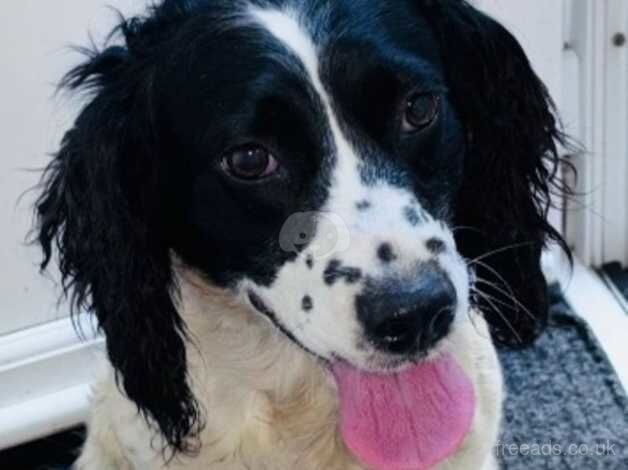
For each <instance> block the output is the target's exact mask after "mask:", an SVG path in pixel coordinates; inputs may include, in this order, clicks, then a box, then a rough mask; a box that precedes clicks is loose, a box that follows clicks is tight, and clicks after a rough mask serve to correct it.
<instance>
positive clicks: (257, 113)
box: [37, 0, 561, 450]
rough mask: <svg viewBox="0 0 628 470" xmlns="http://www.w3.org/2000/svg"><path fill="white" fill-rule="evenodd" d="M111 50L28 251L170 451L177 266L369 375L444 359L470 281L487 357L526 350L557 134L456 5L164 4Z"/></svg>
mask: <svg viewBox="0 0 628 470" xmlns="http://www.w3.org/2000/svg"><path fill="white" fill-rule="evenodd" d="M120 31H121V32H122V35H123V39H124V44H123V45H121V46H111V47H108V48H107V49H105V50H103V51H97V52H94V53H93V54H92V55H91V57H90V58H89V60H88V61H87V62H86V63H85V64H83V65H82V66H80V67H78V68H76V69H75V70H74V71H72V72H71V73H70V74H69V75H68V78H67V80H66V84H67V85H69V86H70V87H73V88H76V87H79V86H91V87H92V88H93V89H94V90H95V95H94V97H93V99H92V101H91V102H90V103H89V104H88V105H87V106H86V107H85V109H84V110H83V112H82V113H81V115H80V116H79V118H78V119H77V121H76V123H75V126H74V128H73V129H72V130H70V131H69V132H68V134H67V135H66V137H65V139H64V141H63V144H62V148H61V150H60V152H59V154H58V155H57V156H56V158H55V160H54V161H53V163H52V164H51V166H50V168H49V172H48V173H47V177H46V179H45V181H44V184H45V187H44V192H43V195H42V197H41V199H40V201H39V203H38V208H37V209H38V215H39V222H40V227H39V241H40V243H41V244H42V246H43V249H44V253H45V255H46V257H45V260H44V266H45V265H46V264H47V262H48V261H49V259H50V256H51V252H52V247H53V245H54V246H56V247H58V249H59V258H60V267H61V271H62V274H63V276H64V279H65V286H66V290H72V291H73V294H74V300H75V303H76V304H77V305H79V306H83V307H86V308H88V309H91V310H92V311H94V313H95V314H96V315H97V316H98V319H99V322H100V325H101V327H102V329H103V330H104V331H105V333H106V334H107V345H108V350H109V357H110V360H111V363H112V364H113V366H114V367H115V368H116V370H117V372H118V373H119V376H120V378H121V383H122V385H123V387H124V389H125V392H126V393H127V395H128V396H129V398H131V399H132V400H134V401H135V402H136V403H137V404H138V406H139V408H140V409H141V410H142V411H143V412H145V413H146V414H147V415H148V416H150V418H151V419H153V420H154V421H155V422H156V423H157V425H158V426H159V428H160V430H161V431H162V434H163V436H164V438H165V439H166V441H167V442H168V444H169V445H170V446H171V447H172V448H173V449H174V450H185V449H186V445H187V443H188V438H189V437H190V436H193V435H194V433H195V431H198V425H199V423H200V419H199V410H198V408H197V405H196V402H195V400H194V397H193V396H192V394H191V392H190V388H189V386H188V383H187V376H186V373H187V371H186V351H185V345H184V337H185V335H186V329H185V325H184V324H183V321H182V319H181V317H180V316H179V313H178V312H177V309H176V308H175V305H174V302H173V301H172V293H173V291H174V290H175V287H176V283H175V274H174V268H173V264H172V261H173V254H174V255H175V256H176V257H177V258H179V259H182V260H183V261H184V262H185V263H186V264H187V265H189V266H191V267H192V268H194V269H196V270H197V271H199V272H201V273H202V274H203V275H204V276H205V277H206V279H207V281H208V282H210V283H212V284H214V285H217V286H220V287H223V288H225V289H227V290H229V291H231V292H232V293H233V294H234V295H235V296H236V297H237V298H238V299H240V300H241V302H243V303H245V304H246V305H248V306H249V307H250V308H251V311H252V312H254V314H259V315H263V316H265V317H266V318H268V319H269V320H270V321H271V322H272V323H273V324H274V325H275V327H277V328H278V329H280V330H281V331H282V332H283V333H284V334H285V335H286V337H288V338H289V339H290V340H292V341H294V342H296V343H298V344H299V345H300V346H301V347H303V348H304V349H306V350H308V351H309V352H310V353H312V354H313V355H316V356H318V357H320V358H323V359H325V360H328V361H334V360H344V361H347V362H349V363H350V364H352V365H354V366H357V367H359V368H363V369H371V370H385V369H393V368H397V367H400V366H403V365H404V364H406V363H409V362H412V361H416V360H417V359H419V358H421V357H423V356H424V355H426V354H428V353H429V352H430V351H431V350H433V349H434V348H436V347H437V346H438V344H439V341H440V340H441V339H443V338H444V337H445V336H446V335H447V333H448V331H449V330H450V329H451V328H452V326H453V325H454V324H455V322H456V320H457V319H459V318H461V317H462V316H463V315H465V314H466V312H467V310H468V309H469V302H470V301H469V298H470V290H471V287H473V286H470V280H469V274H468V272H469V271H468V267H467V264H469V265H470V267H471V268H472V269H473V270H474V271H477V275H478V277H477V279H478V281H477V282H478V284H477V286H478V287H477V288H476V290H481V292H480V293H479V294H478V295H479V296H478V297H477V299H476V300H477V301H478V303H479V307H480V308H482V309H483V310H484V312H485V315H486V317H487V320H488V321H489V323H490V324H491V326H492V328H493V332H494V334H495V337H496V338H497V339H498V340H500V341H501V342H504V343H510V344H512V343H515V344H524V343H526V342H529V341H531V340H532V339H533V338H534V337H535V336H536V334H537V333H538V331H539V327H538V325H539V324H541V325H542V323H543V319H544V318H545V316H546V293H545V287H546V286H545V281H544V279H543V276H542V274H541V270H540V263H539V259H540V252H541V248H542V246H543V244H544V243H545V240H546V239H547V238H548V237H549V238H555V239H557V240H561V239H560V236H559V235H558V234H557V233H556V232H555V230H554V229H552V228H551V227H550V226H549V225H548V223H547V222H546V220H545V215H546V211H547V204H548V202H549V199H550V197H549V194H550V187H551V185H552V178H553V176H554V175H555V172H554V171H553V169H554V168H555V167H556V165H557V163H558V161H559V159H558V156H557V152H556V146H555V141H556V140H557V139H560V137H561V134H560V131H559V130H558V129H557V126H556V123H555V120H554V117H553V113H552V105H551V100H550V99H549V97H548V96H547V93H546V90H545V88H544V86H543V84H542V83H541V82H540V81H539V79H538V78H537V77H536V76H535V74H534V72H533V71H532V69H531V68H530V65H529V63H528V61H527V59H526V57H525V54H524V53H523V51H522V50H521V48H520V47H519V45H518V44H517V42H516V40H515V39H514V38H513V37H512V36H511V35H510V34H509V33H508V32H507V31H506V30H504V29H503V28H502V27H501V26H499V25H498V24H497V23H495V22H494V21H493V20H491V19H489V18H487V17H486V16H484V15H482V14H481V13H479V12H478V11H476V10H475V9H474V8H472V7H471V6H470V5H469V4H467V3H466V2H464V1H462V0H440V1H432V0H395V1H389V2H384V1H376V0H358V1H349V0H346V1H345V0H334V1H333V2H331V1H330V2H319V1H314V0H265V1H262V0H255V1H254V0H250V1H247V0H239V1H235V2H233V1H226V0H165V1H163V2H162V3H160V4H159V5H157V6H156V7H154V8H153V9H152V10H150V13H149V15H148V16H146V17H142V18H135V19H132V20H129V21H125V22H123V24H122V25H121V27H120ZM454 232H455V233H454ZM539 320H540V321H539ZM192 333H193V332H192ZM155 383H158V384H159V386H158V387H155V386H154V385H153V384H155Z"/></svg>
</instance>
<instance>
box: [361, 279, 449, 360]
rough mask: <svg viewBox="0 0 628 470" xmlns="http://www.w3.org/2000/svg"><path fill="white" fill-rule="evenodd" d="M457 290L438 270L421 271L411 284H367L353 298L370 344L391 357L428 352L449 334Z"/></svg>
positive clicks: (382, 282) (404, 282) (387, 282)
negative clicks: (391, 355)
mask: <svg viewBox="0 0 628 470" xmlns="http://www.w3.org/2000/svg"><path fill="white" fill-rule="evenodd" d="M456 300H457V299H456V290H455V288H454V286H453V284H452V282H451V280H450V279H449V277H448V276H447V275H446V274H445V273H444V272H443V271H441V270H439V269H436V268H429V269H426V270H423V271H421V273H420V276H419V277H418V278H417V279H416V280H415V281H414V282H409V281H406V280H404V281H399V280H391V279H388V280H382V281H378V282H374V283H370V285H368V284H367V286H366V289H365V291H364V292H363V293H362V294H360V295H358V297H357V298H356V308H357V314H358V319H359V320H360V322H361V323H362V325H363V327H364V330H365V332H366V335H367V337H368V339H369V340H370V342H371V343H372V344H373V345H374V346H375V347H376V348H377V349H379V350H381V351H385V352H388V353H391V354H412V353H416V352H419V351H427V350H428V349H430V348H431V347H432V346H434V345H435V344H436V343H437V342H438V340H440V339H442V338H443V337H444V336H446V335H447V333H448V332H449V328H450V327H451V324H452V322H453V319H454V315H455V310H456Z"/></svg>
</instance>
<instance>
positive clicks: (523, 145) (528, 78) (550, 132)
mask: <svg viewBox="0 0 628 470" xmlns="http://www.w3.org/2000/svg"><path fill="white" fill-rule="evenodd" d="M419 7H420V8H419V12H420V14H422V15H424V17H425V18H427V20H428V24H429V25H430V27H431V28H432V29H433V31H434V34H435V35H436V36H437V38H438V39H439V43H440V47H441V56H442V59H443V64H444V67H445V71H446V75H447V77H448V83H449V87H450V91H451V95H452V99H453V101H454V105H455V107H456V109H457V111H458V113H459V115H460V118H461V119H462V121H463V123H464V126H465V131H466V134H467V156H466V160H465V169H464V179H463V184H462V189H461V190H460V193H459V195H458V199H457V204H456V217H455V224H456V226H459V227H461V229H460V230H459V231H457V232H456V235H457V242H458V244H459V247H458V248H459V250H460V251H461V253H462V254H463V255H464V256H465V257H466V258H468V259H469V260H471V262H473V260H477V261H479V262H478V263H475V266H474V267H475V269H476V272H477V275H478V277H479V278H480V279H484V280H487V281H489V282H490V283H492V284H494V285H496V286H497V288H495V287H491V286H489V285H488V284H480V285H479V287H480V288H481V290H482V291H483V292H484V293H485V294H488V295H490V296H491V297H494V298H496V299H497V301H496V302H495V301H493V303H492V304H491V303H490V302H489V301H487V300H486V298H482V299H481V300H480V307H481V309H482V310H483V311H484V312H485V315H486V318H487V320H488V322H489V323H490V325H491V327H492V330H493V333H494V337H495V338H496V339H497V340H498V341H499V342H500V343H504V344H507V345H509V346H514V347H518V346H525V345H528V344H529V343H530V342H531V341H533V340H534V339H535V338H536V337H537V336H538V335H539V333H540V332H541V331H542V330H543V328H544V326H545V324H546V322H547V315H548V301H547V285H546V281H545V279H544V277H543V273H542V272H541V263H540V261H541V250H542V249H543V247H544V246H545V245H546V243H547V242H548V241H550V240H551V241H555V242H558V243H559V244H560V245H561V246H562V247H563V248H564V249H565V251H566V252H569V250H568V248H567V246H566V244H565V242H564V240H563V238H562V237H561V235H560V234H559V233H558V232H557V231H556V229H554V227H552V226H551V225H550V224H549V222H548V221H547V213H548V210H549V207H550V205H551V197H552V193H553V192H555V193H561V192H563V191H564V190H566V188H563V187H561V185H560V183H559V182H558V178H557V175H558V172H559V170H560V168H561V163H563V162H562V161H561V158H560V156H559V152H558V148H557V145H558V144H563V145H566V144H567V143H568V142H567V139H566V137H565V136H564V134H563V133H562V131H561V127H560V125H559V122H558V121H557V118H556V116H555V109H554V104H553V102H552V100H551V98H550V96H549V95H548V92H547V89H546V87H545V85H544V84H543V83H542V82H541V80H540V79H539V78H538V77H537V76H536V74H535V73H534V71H533V70H532V68H531V66H530V63H529V62H528V59H527V57H526V55H525V53H524V52H523V50H522V49H521V46H520V45H519V44H518V42H517V41H516V39H515V38H514V37H513V36H512V35H511V34H510V33H509V32H508V31H507V30H506V29H505V28H504V27H502V26H501V25H500V24H498V23H497V22H496V21H494V20H492V19H491V18H489V17H488V16H486V15H484V14H482V13H480V12H478V11H477V10H476V9H474V8H473V7H471V6H470V5H469V4H468V3H467V2H464V1H459V0H439V1H433V0H424V1H421V2H419ZM512 297H514V299H516V300H513V299H512ZM504 304H506V306H507V308H506V310H505V312H506V313H507V315H508V316H507V318H503V316H502V314H500V313H499V312H497V310H496V309H495V307H496V306H497V307H504ZM501 309H502V310H503V308H501ZM509 324H510V325H509Z"/></svg>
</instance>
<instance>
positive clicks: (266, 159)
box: [222, 144, 279, 181]
mask: <svg viewBox="0 0 628 470" xmlns="http://www.w3.org/2000/svg"><path fill="white" fill-rule="evenodd" d="M222 166H223V168H224V169H225V171H226V172H227V173H229V175H231V176H233V177H234V178H237V179H241V180H247V181H253V180H259V179H262V178H266V177H268V176H271V175H272V174H274V173H275V172H276V171H277V169H278V167H279V163H278V162H277V160H276V159H275V157H273V155H272V154H271V153H270V152H269V151H268V150H267V149H265V148H264V147H262V146H261V145H257V144H247V145H243V146H241V147H237V148H235V149H233V150H231V151H229V152H228V153H227V154H226V155H225V156H224V157H223V160H222Z"/></svg>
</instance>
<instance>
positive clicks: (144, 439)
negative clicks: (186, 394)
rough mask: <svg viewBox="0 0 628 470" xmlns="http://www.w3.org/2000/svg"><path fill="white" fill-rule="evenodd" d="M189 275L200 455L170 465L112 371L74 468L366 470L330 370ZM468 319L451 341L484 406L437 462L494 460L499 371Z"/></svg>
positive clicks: (458, 464)
mask: <svg viewBox="0 0 628 470" xmlns="http://www.w3.org/2000/svg"><path fill="white" fill-rule="evenodd" d="M182 278H183V279H182V293H183V295H182V298H183V304H182V305H181V312H182V315H183V317H184V318H185V320H186V322H187V323H188V325H189V327H190V330H191V331H193V332H194V333H195V341H194V345H188V354H189V356H190V357H189V367H190V372H191V376H192V378H193V383H192V387H193V391H194V393H195V395H196V397H197V399H198V400H199V401H200V403H201V406H202V407H203V409H204V410H205V412H206V416H207V427H206V429H205V430H204V431H203V433H202V435H201V440H202V443H203V447H202V449H201V452H200V454H199V455H198V456H197V457H196V458H187V457H177V458H176V459H175V460H174V461H172V462H170V464H169V465H166V464H165V463H164V461H163V459H162V456H161V453H160V452H159V449H160V448H161V445H162V442H161V441H160V439H159V437H157V436H158V435H157V434H156V432H155V430H154V429H151V428H149V427H148V426H147V424H146V423H145V422H144V421H143V419H142V418H141V417H139V416H138V414H137V409H136V407H135V405H134V404H133V403H132V402H130V401H129V400H128V399H127V398H125V397H124V396H123V395H122V394H121V393H120V392H119V391H118V389H117V388H116V386H115V383H114V380H113V377H112V373H111V372H108V373H107V374H106V376H105V378H104V379H103V380H102V381H101V382H100V383H99V384H98V385H97V386H96V387H95V389H94V397H93V400H92V404H93V407H92V416H91V420H90V423H89V434H88V440H87V443H86V445H85V448H84V449H83V453H82V455H81V457H80V459H79V461H78V464H77V469H78V470H113V469H116V470H157V469H160V468H167V469H171V470H183V469H186V470H194V469H197V470H201V469H202V470H245V469H248V470H294V469H303V470H319V469H320V470H358V469H360V470H365V469H363V467H361V466H360V465H359V464H358V463H357V462H356V461H355V460H354V459H353V457H352V456H351V455H349V453H348V452H347V450H346V448H345V446H344V445H343V443H342V439H341V437H340V435H339V434H338V431H337V398H336V394H335V388H334V385H333V383H332V382H331V381H330V379H329V377H328V373H327V371H326V370H325V368H324V367H322V366H321V365H320V364H319V363H317V362H316V361H315V360H314V359H312V357H311V356H309V355H308V354H307V353H304V352H303V351H301V350H300V349H299V348H297V347H296V346H294V345H293V344H292V343H291V342H290V341H289V340H288V339H286V338H285V337H284V336H283V335H282V334H280V333H278V332H277V331H276V330H274V329H273V328H272V326H270V325H269V324H268V323H267V322H265V321H263V320H261V319H260V318H259V316H258V315H257V314H255V313H253V312H252V311H251V310H250V309H248V308H246V307H242V306H241V305H240V303H239V302H237V301H235V300H234V299H233V298H232V297H231V296H230V295H229V294H227V293H226V292H224V291H220V290H217V289H213V288H210V287H208V286H206V285H205V284H204V283H203V281H201V280H200V279H199V278H197V277H195V276H193V275H192V274H191V273H189V272H187V273H184V274H183V276H182ZM464 318H465V320H464V321H460V322H458V323H457V325H456V328H455V330H454V331H453V332H452V334H451V335H450V336H449V337H448V339H447V340H446V341H445V345H444V349H445V350H446V351H448V352H450V353H451V354H453V356H454V357H455V359H456V361H457V362H458V363H459V364H460V366H461V367H462V368H463V370H464V371H465V373H466V374H467V375H468V377H469V378H470V379H471V381H472V383H473V385H474V389H475V393H476V400H477V408H476V414H475V418H474V423H473V426H472V430H471V432H470V434H469V435H468V437H467V438H466V440H465V443H464V445H463V446H462V447H461V448H460V450H459V451H458V452H457V453H456V454H455V455H454V456H452V457H451V458H450V459H449V460H448V461H446V462H444V463H442V465H441V466H440V467H439V470H440V469H442V470H471V469H486V470H488V469H493V468H496V467H495V462H494V459H493V455H492V449H493V445H494V443H495V442H496V439H497V432H498V427H499V426H498V425H499V421H500V414H501V403H502V381H501V373H500V369H499V364H498V361H497V357H496V354H495V350H494V348H493V345H492V343H491V340H490V336H489V333H488V330H487V328H486V325H485V323H484V320H483V319H482V318H481V316H479V315H477V314H475V313H472V317H471V316H465V317H464ZM151 445H152V446H151Z"/></svg>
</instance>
